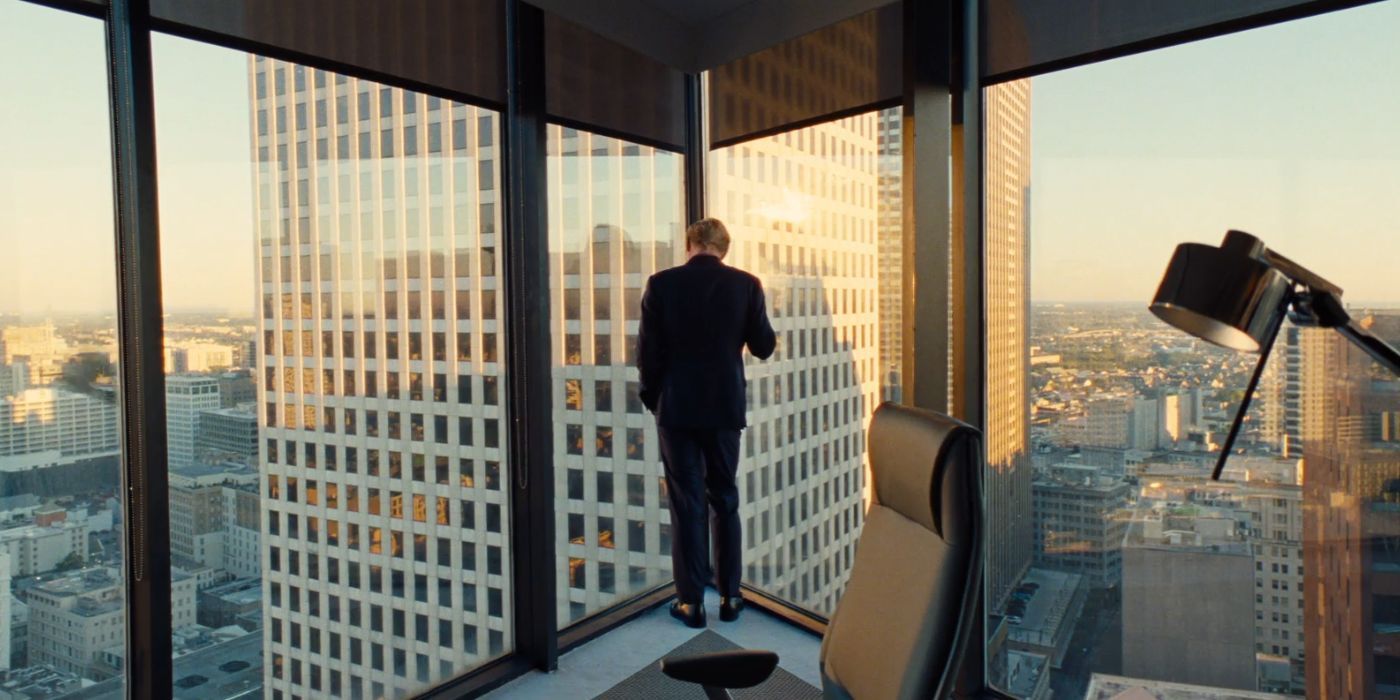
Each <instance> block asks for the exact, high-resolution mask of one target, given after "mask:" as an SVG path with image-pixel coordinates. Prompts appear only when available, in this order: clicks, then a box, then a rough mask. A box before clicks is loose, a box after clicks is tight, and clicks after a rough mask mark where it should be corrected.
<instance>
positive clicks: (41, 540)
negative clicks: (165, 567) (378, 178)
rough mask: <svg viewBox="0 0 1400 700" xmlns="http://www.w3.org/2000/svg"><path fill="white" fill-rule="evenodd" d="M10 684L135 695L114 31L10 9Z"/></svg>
mask: <svg viewBox="0 0 1400 700" xmlns="http://www.w3.org/2000/svg"><path fill="white" fill-rule="evenodd" d="M0 45H3V46H4V47H5V49H4V51H3V53H4V56H5V59H6V60H5V61H4V62H3V65H0V82H3V84H4V86H5V91H6V93H8V94H9V95H10V98H9V100H8V101H7V104H6V106H5V108H4V109H3V110H0V123H2V124H3V129H0V151H3V153H4V154H5V157H4V159H3V164H0V183H2V184H0V249H3V251H4V252H3V253H0V260H3V269H0V669H4V674H5V679H6V684H7V688H9V689H12V690H14V691H16V692H22V693H29V692H40V689H43V691H44V692H56V693H65V692H69V691H74V690H77V689H79V688H82V687H85V686H88V685H92V684H93V683H94V682H105V683H107V684H108V685H110V686H111V687H112V688H113V689H114V690H115V691H117V692H121V690H122V688H123V687H124V685H125V679H124V677H123V672H122V669H123V662H122V659H123V657H124V654H125V646H126V613H125V604H126V591H125V583H124V582H125V571H124V568H125V560H124V557H123V544H122V537H121V534H120V533H121V532H122V531H123V529H124V528H123V525H124V522H125V519H124V513H125V512H126V504H125V503H124V502H123V501H124V500H125V499H124V497H123V494H122V490H121V487H120V479H119V473H120V469H121V445H122V439H121V427H120V421H121V403H120V401H119V400H118V393H119V388H118V384H117V376H118V372H117V370H118V347H117V320H116V312H117V282H116V278H115V273H116V266H115V264H114V255H115V246H114V243H115V237H114V235H113V218H112V163H111V158H112V146H111V137H110V134H111V132H110V127H109V126H108V121H107V114H108V98H107V81H106V55H105V50H104V46H105V40H104V34H103V26H102V23H101V22H100V21H98V20H94V19H90V18H87V17H80V16H76V15H71V14H67V13H63V12H58V11H55V10H52V9H49V8H43V7H38V6H35V5H30V4H27V3H21V2H3V3H0Z"/></svg>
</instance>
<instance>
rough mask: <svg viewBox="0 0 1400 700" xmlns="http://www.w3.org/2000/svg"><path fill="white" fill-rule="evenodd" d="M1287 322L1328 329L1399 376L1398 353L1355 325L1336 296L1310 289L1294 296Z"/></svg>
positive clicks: (1324, 291)
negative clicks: (1289, 319) (1340, 335)
mask: <svg viewBox="0 0 1400 700" xmlns="http://www.w3.org/2000/svg"><path fill="white" fill-rule="evenodd" d="M1290 318H1292V320H1293V322H1294V323H1295V324H1297V325H1304V326H1317V327H1319V328H1331V329H1333V330H1335V331H1337V332H1338V333H1341V334H1342V336H1343V337H1345V338H1346V339H1347V340H1349V341H1351V343H1352V344H1353V345H1355V346H1356V347H1358V348H1361V349H1362V350H1363V351H1365V352H1366V354H1367V355H1370V356H1371V358H1372V359H1374V360H1375V361H1376V362H1378V363H1380V364H1381V365H1382V366H1384V367H1385V368H1386V369H1389V370H1390V371H1391V372H1393V373H1395V375H1396V376H1400V350H1396V349H1395V348H1394V347H1393V346H1391V345H1390V344H1389V343H1387V342H1385V341H1384V340H1381V339H1380V338H1378V337H1376V335H1375V334H1374V333H1372V332H1371V331H1369V330H1367V329H1365V328H1364V327H1362V326H1361V324H1359V323H1357V322H1356V321H1355V319H1353V318H1352V317H1351V315H1350V314H1348V313H1347V312H1346V309H1345V308H1344V307H1343V306H1342V300H1341V296H1340V295H1339V294H1337V293H1334V292H1332V291H1330V290H1326V289H1321V290H1319V289H1311V288H1310V289H1308V290H1306V291H1304V292H1301V293H1298V294H1295V295H1294V296H1293V313H1292V314H1291V315H1290Z"/></svg>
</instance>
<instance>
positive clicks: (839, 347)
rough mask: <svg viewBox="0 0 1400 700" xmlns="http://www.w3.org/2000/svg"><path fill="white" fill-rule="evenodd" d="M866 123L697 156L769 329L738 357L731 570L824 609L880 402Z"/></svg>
mask: <svg viewBox="0 0 1400 700" xmlns="http://www.w3.org/2000/svg"><path fill="white" fill-rule="evenodd" d="M879 128H880V127H879V118H878V115H877V114H876V113H874V112H871V113H866V114H862V115H858V116H854V117H849V118H846V119H842V120H838V121H834V122H829V123H826V124H821V125H817V126H813V127H808V128H805V129H801V130H798V131H795V132H789V133H785V134H781V135H778V136H773V137H769V138H764V139H759V140H755V141H752V142H748V143H745V144H740V145H736V146H732V147H729V148H726V149H722V150H720V151H717V152H716V153H715V155H714V157H713V158H712V159H711V161H710V164H711V174H710V182H711V192H712V193H713V194H712V195H711V200H710V201H711V203H712V207H711V208H712V211H713V212H714V214H715V215H717V216H719V217H720V218H722V219H724V220H725V222H726V223H727V224H728V226H729V230H730V232H731V233H732V234H733V236H734V245H733V247H732V248H731V252H730V256H731V261H732V263H733V264H734V265H736V266H738V267H740V268H743V269H745V270H748V271H750V272H752V273H754V274H755V275H757V276H758V277H759V279H761V280H762V281H763V283H764V286H765V289H766V291H767V295H768V308H769V312H770V315H771V317H772V321H773V327H774V330H775V331H776V332H777V334H778V349H777V352H776V354H775V355H774V356H773V358H771V359H770V360H768V361H765V362H758V361H754V360H752V358H750V360H749V364H748V367H747V371H748V380H749V384H748V386H749V394H750V396H749V427H748V429H747V430H745V431H744V436H743V448H742V453H741V454H742V457H741V459H740V462H739V479H740V482H741V487H740V496H741V500H742V504H741V506H740V516H741V517H742V518H743V524H744V542H745V551H744V563H745V577H744V578H745V580H746V581H749V582H751V583H753V584H755V585H757V586H759V587H760V588H763V589H767V590H770V591H773V592H775V593H777V594H779V595H782V596H785V597H787V598H788V599H790V600H794V601H797V602H798V603H800V604H802V605H805V606H807V607H810V608H812V609H814V610H817V611H820V612H822V613H824V614H829V613H830V612H831V611H832V610H834V609H835V606H836V601H837V600H838V599H839V597H840V594H841V592H842V591H843V590H844V589H845V583H846V581H847V578H848V576H849V573H850V568H851V561H852V557H853V555H854V552H855V543H856V539H857V537H858V536H859V533H860V528H861V524H862V522H863V519H864V512H865V498H866V492H865V490H866V484H867V481H868V476H867V468H868V462H867V459H866V446H865V428H866V427H867V426H868V425H869V420H870V416H871V414H872V413H873V412H874V410H875V407H876V406H877V405H878V404H879V401H880V385H881V376H882V374H881V373H882V371H883V368H882V366H881V364H880V348H881V345H880V335H879V333H880V316H879V307H878V304H879V299H880V291H881V289H880V286H879V280H878V279H877V276H878V274H879V269H880V256H879V250H880V249H879V221H878V214H877V211H878V210H877V207H876V206H875V198H876V197H878V192H879V178H878V154H879Z"/></svg>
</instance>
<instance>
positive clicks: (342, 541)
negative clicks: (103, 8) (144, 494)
mask: <svg viewBox="0 0 1400 700" xmlns="http://www.w3.org/2000/svg"><path fill="white" fill-rule="evenodd" d="M154 63H155V90H156V110H157V136H158V139H157V141H158V147H159V166H160V169H159V172H160V188H161V192H160V193H161V224H162V232H161V233H162V238H161V242H162V249H163V250H162V252H163V258H162V263H163V266H164V270H163V276H162V277H163V280H162V281H163V287H164V292H163V293H164V302H165V311H166V319H165V338H164V345H165V372H166V405H167V415H168V421H167V432H168V435H169V442H170V452H169V455H170V507H171V530H170V542H171V555H172V559H173V564H174V566H175V568H176V571H177V574H176V584H175V592H174V596H175V598H174V600H173V601H172V611H173V615H174V617H173V619H172V622H173V624H174V627H175V646H176V648H175V653H176V655H177V658H176V659H175V662H174V663H175V681H176V684H177V687H186V686H185V685H182V684H188V687H191V688H192V687H195V686H200V685H206V684H216V683H224V684H225V685H224V687H226V688H228V689H229V691H228V692H229V693H232V692H233V691H234V690H236V689H239V688H243V687H246V686H240V685H238V684H236V683H232V682H230V681H231V680H232V679H231V678H230V677H231V676H235V675H238V674H242V677H243V678H244V680H245V681H246V682H247V683H252V684H262V686H263V689H264V692H265V693H266V695H267V696H268V697H285V698H292V697H367V698H380V697H405V696H408V695H411V694H414V693H416V692H419V691H422V690H424V689H426V688H428V687H430V686H433V685H436V684H439V683H442V682H444V681H446V680H449V679H451V678H452V677H454V676H456V675H459V674H461V673H464V672H466V671H468V670H470V669H473V668H475V667H477V666H479V665H481V664H482V663H483V662H485V661H486V660H489V659H491V658H493V657H497V656H500V655H502V654H504V653H506V652H508V651H510V649H511V648H512V646H513V641H512V640H513V636H514V630H513V629H512V619H513V618H512V614H511V601H512V587H511V581H510V556H509V542H510V540H509V531H508V524H509V517H508V509H509V507H510V504H509V499H508V497H507V496H508V492H509V479H508V475H507V471H506V466H505V465H506V461H505V458H506V455H505V444H504V443H505V430H506V427H505V412H506V409H507V407H506V405H505V397H504V393H505V392H504V388H503V386H502V383H503V372H505V371H506V367H505V366H504V361H503V357H502V347H503V336H502V334H503V313H504V309H503V299H502V295H503V292H502V289H501V279H502V278H501V274H502V273H501V264H500V259H499V255H498V254H497V251H498V249H499V236H500V235H501V211H500V204H499V203H500V201H501V199H500V192H501V178H500V167H499V164H500V157H501V156H500V150H499V149H500V123H499V121H500V118H499V115H498V114H497V113H496V112H494V111H492V110H490V109H485V108H482V107H477V106H473V105H470V104H462V103H459V102H453V101H449V100H446V99H440V98H438V97H434V96H432V95H427V94H423V93H420V92H415V91H412V90H406V89H400V88H396V87H392V86H389V85H384V84H381V83H377V82H373V81H369V80H365V79H359V78H354V77H349V76H346V75H341V74H337V73H333V72H330V71H325V70H317V69H313V68H309V67H306V66H303V65H299V64H296V63H291V62H287V61H280V60H273V59H268V58H264V57H262V56H257V55H250V54H246V53H242V52H237V51H232V50H228V49H223V48H219V47H214V46H210V45H207V44H200V43H196V42H192V41H188V40H185V39H177V38H173V37H168V36H157V37H156V41H155V45H154ZM220 692H223V691H220ZM240 692H241V691H240Z"/></svg>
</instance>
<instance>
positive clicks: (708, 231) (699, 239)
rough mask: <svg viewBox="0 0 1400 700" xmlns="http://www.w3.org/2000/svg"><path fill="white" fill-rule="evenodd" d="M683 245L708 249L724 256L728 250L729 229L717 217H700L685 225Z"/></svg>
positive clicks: (689, 247)
mask: <svg viewBox="0 0 1400 700" xmlns="http://www.w3.org/2000/svg"><path fill="white" fill-rule="evenodd" d="M685 247H686V248H687V249H703V250H708V251H710V252H713V253H716V254H718V255H719V256H720V257H724V256H725V254H726V253H728V252H729V229H727V228H725V227H724V222H723V221H720V220H719V219H713V218H711V219H701V220H699V221H697V222H695V223H693V224H691V225H689V226H687V227H686V229H685Z"/></svg>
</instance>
